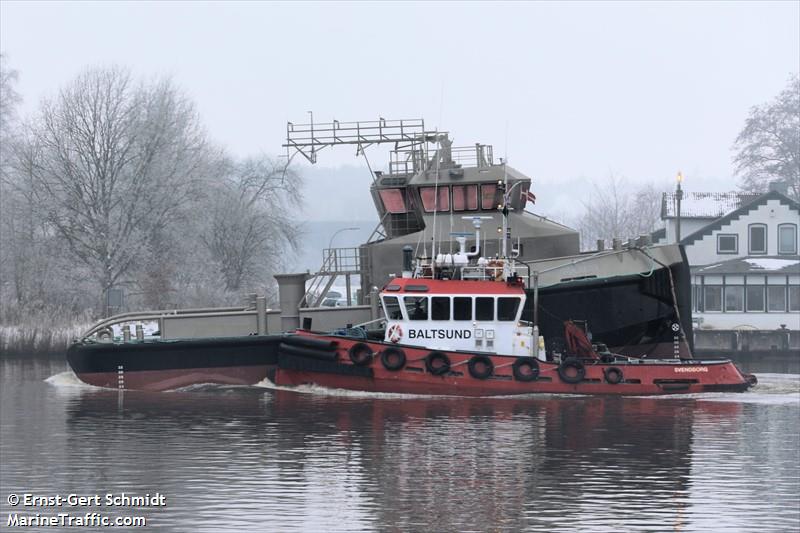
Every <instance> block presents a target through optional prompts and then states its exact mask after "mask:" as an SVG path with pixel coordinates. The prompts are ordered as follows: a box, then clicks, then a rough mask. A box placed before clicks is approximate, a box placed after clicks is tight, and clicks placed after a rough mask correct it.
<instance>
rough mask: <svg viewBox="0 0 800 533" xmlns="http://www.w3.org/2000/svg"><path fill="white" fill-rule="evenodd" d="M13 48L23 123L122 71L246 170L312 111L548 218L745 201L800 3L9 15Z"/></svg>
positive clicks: (797, 59) (33, 6) (0, 26)
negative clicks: (471, 162) (749, 160)
mask: <svg viewBox="0 0 800 533" xmlns="http://www.w3.org/2000/svg"><path fill="white" fill-rule="evenodd" d="M0 48H2V51H3V52H4V53H5V54H6V56H7V59H8V62H9V66H11V67H12V68H15V69H17V70H19V72H20V80H19V85H18V89H19V91H20V92H21V93H22V95H23V96H24V98H25V102H24V104H23V109H22V110H23V113H27V112H30V111H32V110H34V109H35V108H36V105H37V104H38V101H39V100H40V98H41V97H43V96H45V95H47V94H52V93H53V92H54V91H55V90H56V89H57V88H58V87H59V86H61V85H62V84H64V83H65V82H67V81H68V80H70V79H71V78H72V77H74V76H75V75H76V74H77V73H78V72H79V71H80V70H81V69H82V68H83V67H85V66H87V65H97V64H108V63H118V64H122V65H127V66H130V67H132V68H133V69H134V70H135V71H136V72H137V73H141V74H148V75H149V74H171V75H172V76H173V77H174V79H175V80H176V81H177V82H178V83H179V84H180V85H181V86H182V87H183V88H185V89H186V91H187V92H188V93H189V94H190V95H191V96H192V97H193V98H194V99H195V100H196V102H197V104H198V107H199V111H200V113H201V115H202V117H203V119H204V121H205V123H206V125H207V127H208V130H209V132H210V134H211V135H212V136H213V138H215V139H216V140H217V141H218V142H220V143H221V144H223V145H225V146H226V147H227V148H228V149H230V150H231V151H232V152H233V153H236V154H240V155H245V154H250V153H257V152H267V153H273V154H277V153H279V151H280V145H281V143H282V141H283V138H284V135H285V123H286V121H287V120H292V121H294V122H304V121H305V120H306V119H307V116H308V115H307V113H306V112H307V111H308V110H313V111H314V113H315V120H317V121H327V120H330V119H332V118H337V119H339V120H348V121H349V120H372V119H375V118H377V117H378V116H379V115H380V116H383V117H385V118H417V117H423V118H425V120H426V124H429V125H431V126H437V125H438V126H439V127H440V128H441V129H446V130H449V131H450V132H451V133H452V136H453V137H454V139H455V144H456V145H459V144H472V143H474V142H476V141H480V142H488V143H491V144H494V145H495V154H496V155H503V154H504V153H507V154H508V158H509V161H510V163H511V165H513V166H514V167H516V168H518V169H520V170H522V171H523V172H525V173H527V174H528V175H530V176H532V177H533V178H534V180H535V182H538V184H539V186H540V187H541V188H543V189H545V190H548V191H550V190H552V191H553V194H552V195H551V196H552V198H551V199H550V200H551V204H550V207H549V208H548V207H547V206H545V205H543V204H544V202H545V199H543V198H542V196H541V195H540V196H539V197H540V204H542V205H541V206H542V208H543V210H544V211H545V212H550V213H552V212H553V211H554V210H558V209H562V208H563V209H569V208H570V206H571V205H574V204H575V202H574V198H575V197H576V195H577V197H581V195H585V193H586V187H585V185H586V183H587V180H589V179H602V178H603V177H604V176H605V175H607V174H608V173H609V172H611V171H613V172H616V173H619V174H622V175H624V176H626V177H627V178H628V179H629V180H631V181H632V182H643V181H648V180H655V179H658V180H660V182H662V183H664V184H665V185H664V186H665V187H666V186H671V183H672V181H671V180H672V179H673V176H674V174H675V172H676V171H677V170H678V169H682V170H683V172H684V174H685V175H686V182H685V183H686V187H687V188H688V189H690V190H703V189H715V190H718V189H726V188H727V189H732V188H733V187H734V185H735V181H734V180H733V178H732V165H731V152H730V147H731V144H732V142H733V140H734V138H735V136H736V134H737V132H738V131H739V129H740V128H741V126H742V124H743V121H744V119H745V117H746V115H747V112H748V109H749V108H750V107H751V106H753V105H755V104H759V103H763V102H765V101H768V100H770V99H771V98H772V97H774V95H776V94H777V93H778V92H779V91H780V90H781V89H783V88H784V87H785V85H786V82H787V80H788V77H789V75H790V73H791V72H796V71H798V70H800V3H799V2H772V3H770V2H758V3H747V2H709V3H680V4H666V3H655V2H648V3H632V2H622V3H578V2H575V3H567V4H558V3H533V4H523V3H509V4H494V3H493V4H488V3H456V2H449V3H442V4H430V3H394V4H391V3H374V4H371V3H341V2H340V3H296V4H279V3H254V2H246V3H239V4H231V3H226V4H214V3H191V2H182V3H175V4H165V3H148V4H144V3H121V2H108V3H100V2H96V3H41V2H40V3H34V2H26V3H17V2H8V1H3V2H2V4H0ZM506 138H507V139H508V142H507V145H506ZM385 152H386V150H384V149H383V148H380V147H378V148H372V149H371V152H370V154H371V158H374V159H375V161H376V162H380V163H382V162H383V161H385ZM353 155H354V154H353V150H350V149H347V148H343V149H338V150H336V151H332V152H328V153H324V152H323V153H322V154H320V163H319V165H321V166H337V165H340V164H358V161H357V160H355V159H354V157H353ZM312 176H315V178H314V179H323V178H319V176H320V174H319V173H318V172H315V173H313V174H312ZM364 179H366V178H364ZM362 183H363V185H362V188H363V192H364V195H362V196H363V198H361V199H362V200H364V198H366V202H367V203H368V195H366V183H367V182H366V181H363V182H362ZM534 188H536V185H535V187H534ZM311 197H312V199H313V193H312V194H311ZM347 216H348V215H346V214H345V218H346V217H347ZM370 216H371V213H370ZM323 218H324V217H323Z"/></svg>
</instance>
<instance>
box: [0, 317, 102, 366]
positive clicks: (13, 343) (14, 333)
mask: <svg viewBox="0 0 800 533" xmlns="http://www.w3.org/2000/svg"><path fill="white" fill-rule="evenodd" d="M88 327H89V324H88V323H87V324H70V325H62V326H54V327H45V326H30V325H26V326H5V325H3V326H0V357H25V356H39V357H41V356H49V357H54V358H56V357H64V354H66V352H67V347H68V346H69V344H70V342H72V341H73V339H77V338H78V337H80V336H81V334H82V333H83V332H84V331H86V330H87V329H88Z"/></svg>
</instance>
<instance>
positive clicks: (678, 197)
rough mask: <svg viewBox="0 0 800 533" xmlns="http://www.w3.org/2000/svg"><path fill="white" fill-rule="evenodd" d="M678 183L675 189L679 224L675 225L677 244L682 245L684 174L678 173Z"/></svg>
mask: <svg viewBox="0 0 800 533" xmlns="http://www.w3.org/2000/svg"><path fill="white" fill-rule="evenodd" d="M675 179H676V180H677V181H678V186H677V189H675V200H676V202H677V204H678V205H677V223H676V225H675V242H676V243H677V244H680V243H681V200H683V189H681V182H682V181H683V173H682V172H680V171H678V175H677V176H676V177H675Z"/></svg>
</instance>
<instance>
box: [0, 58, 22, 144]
mask: <svg viewBox="0 0 800 533" xmlns="http://www.w3.org/2000/svg"><path fill="white" fill-rule="evenodd" d="M7 61H8V60H7V59H6V57H5V55H3V54H1V53H0V135H2V137H0V140H6V139H7V135H8V134H9V133H10V130H11V124H12V122H13V121H14V118H15V117H16V114H17V106H18V105H19V104H20V102H21V101H22V97H21V96H20V95H19V93H18V92H17V90H16V88H15V85H16V83H17V79H18V78H19V72H17V71H16V70H14V69H12V68H10V67H9V66H8V65H7Z"/></svg>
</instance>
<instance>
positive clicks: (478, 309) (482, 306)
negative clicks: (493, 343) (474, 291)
mask: <svg viewBox="0 0 800 533" xmlns="http://www.w3.org/2000/svg"><path fill="white" fill-rule="evenodd" d="M475 320H490V321H491V320H494V298H482V297H478V298H475Z"/></svg>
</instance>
